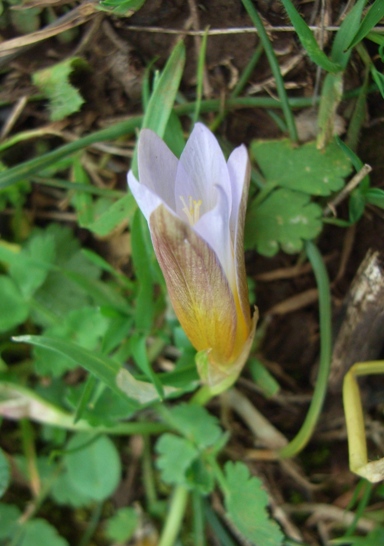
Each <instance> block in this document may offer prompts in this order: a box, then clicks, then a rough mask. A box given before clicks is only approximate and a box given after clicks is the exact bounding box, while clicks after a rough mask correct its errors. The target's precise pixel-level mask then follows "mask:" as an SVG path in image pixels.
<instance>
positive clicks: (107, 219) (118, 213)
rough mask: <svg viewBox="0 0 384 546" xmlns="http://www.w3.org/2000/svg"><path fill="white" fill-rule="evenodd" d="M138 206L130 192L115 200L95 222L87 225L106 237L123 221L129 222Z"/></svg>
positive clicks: (91, 229) (94, 231)
mask: <svg viewBox="0 0 384 546" xmlns="http://www.w3.org/2000/svg"><path fill="white" fill-rule="evenodd" d="M136 208H137V205H136V201H135V199H134V197H133V195H132V194H131V193H128V194H127V195H125V196H124V197H122V198H121V199H119V200H118V201H115V203H113V205H111V206H110V207H109V208H108V209H107V210H106V211H105V212H103V213H102V214H101V215H100V216H99V217H98V218H96V219H95V221H94V222H92V223H90V224H89V225H88V226H87V229H89V230H90V231H92V232H93V233H95V234H96V235H99V236H100V237H105V236H106V235H109V234H110V233H111V232H112V231H113V230H114V229H115V228H117V227H118V226H120V225H121V224H122V223H128V221H130V219H131V218H132V216H133V213H134V212H135V210H136Z"/></svg>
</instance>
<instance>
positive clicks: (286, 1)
mask: <svg viewBox="0 0 384 546" xmlns="http://www.w3.org/2000/svg"><path fill="white" fill-rule="evenodd" d="M281 2H282V4H283V6H284V7H285V9H286V11H287V13H288V17H289V18H290V20H291V23H292V25H293V26H294V27H295V30H296V32H297V35H298V37H299V40H300V42H301V44H302V46H303V48H304V49H305V51H306V52H307V53H308V55H309V57H310V58H311V59H312V61H313V62H314V63H316V64H317V65H319V66H321V68H323V69H324V70H326V71H327V72H339V71H340V70H341V66H340V65H339V64H337V63H334V62H332V61H330V60H329V59H328V57H327V56H326V54H325V53H324V51H322V50H321V49H320V47H319V45H318V43H317V42H316V39H315V37H314V35H313V33H312V31H311V29H310V28H309V27H308V25H307V23H306V22H305V21H304V19H303V18H302V17H301V15H300V14H299V13H298V11H297V10H296V8H295V6H294V5H293V3H292V2H291V0H281Z"/></svg>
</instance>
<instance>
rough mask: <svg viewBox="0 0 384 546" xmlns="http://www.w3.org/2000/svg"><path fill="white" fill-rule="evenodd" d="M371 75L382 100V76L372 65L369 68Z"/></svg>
mask: <svg viewBox="0 0 384 546" xmlns="http://www.w3.org/2000/svg"><path fill="white" fill-rule="evenodd" d="M371 74H372V78H373V79H374V81H375V83H376V85H377V87H378V88H379V91H380V93H381V96H382V97H383V99H384V74H382V73H381V72H379V71H378V70H377V68H375V67H374V66H373V65H372V66H371Z"/></svg>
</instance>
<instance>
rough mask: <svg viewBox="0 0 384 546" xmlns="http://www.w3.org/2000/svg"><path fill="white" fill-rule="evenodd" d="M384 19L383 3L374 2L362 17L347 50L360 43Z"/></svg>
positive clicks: (381, 1) (380, 1) (380, 0)
mask: <svg viewBox="0 0 384 546" xmlns="http://www.w3.org/2000/svg"><path fill="white" fill-rule="evenodd" d="M383 17H384V2H383V0H376V1H375V2H374V3H373V4H372V6H371V7H370V8H369V11H368V13H367V15H366V16H365V17H364V19H363V21H362V23H361V25H360V27H359V29H358V31H357V32H356V34H355V36H354V37H353V39H352V41H351V43H350V44H349V46H348V49H352V48H353V47H354V46H355V45H356V44H358V43H359V42H361V40H362V39H363V38H365V37H366V35H367V34H368V33H369V32H370V31H371V30H372V29H373V27H374V26H375V25H377V23H378V22H379V21H380V20H381V19H382V18H383Z"/></svg>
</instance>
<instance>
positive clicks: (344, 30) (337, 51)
mask: <svg viewBox="0 0 384 546" xmlns="http://www.w3.org/2000/svg"><path fill="white" fill-rule="evenodd" d="M365 3H366V0H358V1H357V2H356V4H355V5H354V6H353V8H352V9H351V10H350V11H349V13H348V14H347V16H346V17H345V18H344V20H343V22H342V23H341V25H340V28H339V30H338V31H337V33H336V36H335V38H334V40H333V44H332V51H331V60H332V61H333V62H335V63H338V64H339V65H340V66H341V67H342V68H346V66H347V64H348V61H349V58H350V56H351V51H346V49H347V47H348V44H349V43H350V41H351V40H352V37H353V35H354V34H355V33H356V32H357V29H358V27H359V23H360V19H361V14H362V12H363V9H364V6H365Z"/></svg>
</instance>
